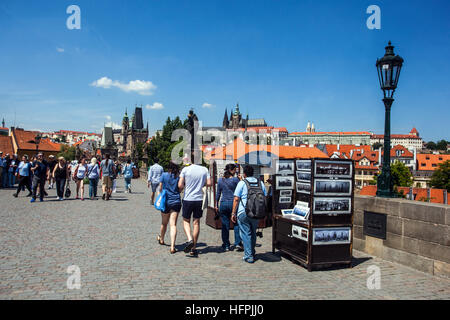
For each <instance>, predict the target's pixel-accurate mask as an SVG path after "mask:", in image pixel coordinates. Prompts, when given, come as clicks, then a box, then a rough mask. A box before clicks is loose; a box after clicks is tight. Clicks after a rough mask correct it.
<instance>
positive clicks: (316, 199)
mask: <svg viewBox="0 0 450 320" xmlns="http://www.w3.org/2000/svg"><path fill="white" fill-rule="evenodd" d="M320 200H325V201H326V200H348V202H349V206H348V208H349V209H348V211H317V210H316V201H320ZM351 213H352V198H351V197H342V198H336V197H323V198H318V197H314V199H313V214H318V215H335V214H351Z"/></svg>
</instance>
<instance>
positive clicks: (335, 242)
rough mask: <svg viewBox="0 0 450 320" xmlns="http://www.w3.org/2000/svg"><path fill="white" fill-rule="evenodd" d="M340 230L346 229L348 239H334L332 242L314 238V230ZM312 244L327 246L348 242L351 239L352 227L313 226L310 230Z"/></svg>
mask: <svg viewBox="0 0 450 320" xmlns="http://www.w3.org/2000/svg"><path fill="white" fill-rule="evenodd" d="M340 230H345V231H348V240H345V241H334V242H331V241H330V242H325V243H323V242H316V241H315V239H316V237H315V235H316V231H340ZM312 235H313V238H312V244H313V246H327V245H328V246H329V245H336V244H350V243H351V241H352V228H351V227H336V228H313V230H312Z"/></svg>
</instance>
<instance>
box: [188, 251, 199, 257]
mask: <svg viewBox="0 0 450 320" xmlns="http://www.w3.org/2000/svg"><path fill="white" fill-rule="evenodd" d="M197 253H198V252H197V249H192V250H191V251H190V252H189V255H190V256H191V257H195V256H197Z"/></svg>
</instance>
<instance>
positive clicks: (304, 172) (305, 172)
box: [295, 171, 312, 183]
mask: <svg viewBox="0 0 450 320" xmlns="http://www.w3.org/2000/svg"><path fill="white" fill-rule="evenodd" d="M299 173H303V174H309V180H304V179H300V178H299V177H298V174H299ZM295 177H296V178H297V181H300V182H308V183H311V177H312V173H311V172H310V171H297V172H295Z"/></svg>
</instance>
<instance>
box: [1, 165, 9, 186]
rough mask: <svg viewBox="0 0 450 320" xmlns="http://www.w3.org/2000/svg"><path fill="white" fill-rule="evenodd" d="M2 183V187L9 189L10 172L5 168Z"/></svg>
mask: <svg viewBox="0 0 450 320" xmlns="http://www.w3.org/2000/svg"><path fill="white" fill-rule="evenodd" d="M1 183H2V187H3V188H7V187H8V171H6V169H5V168H3V172H2V181H1Z"/></svg>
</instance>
